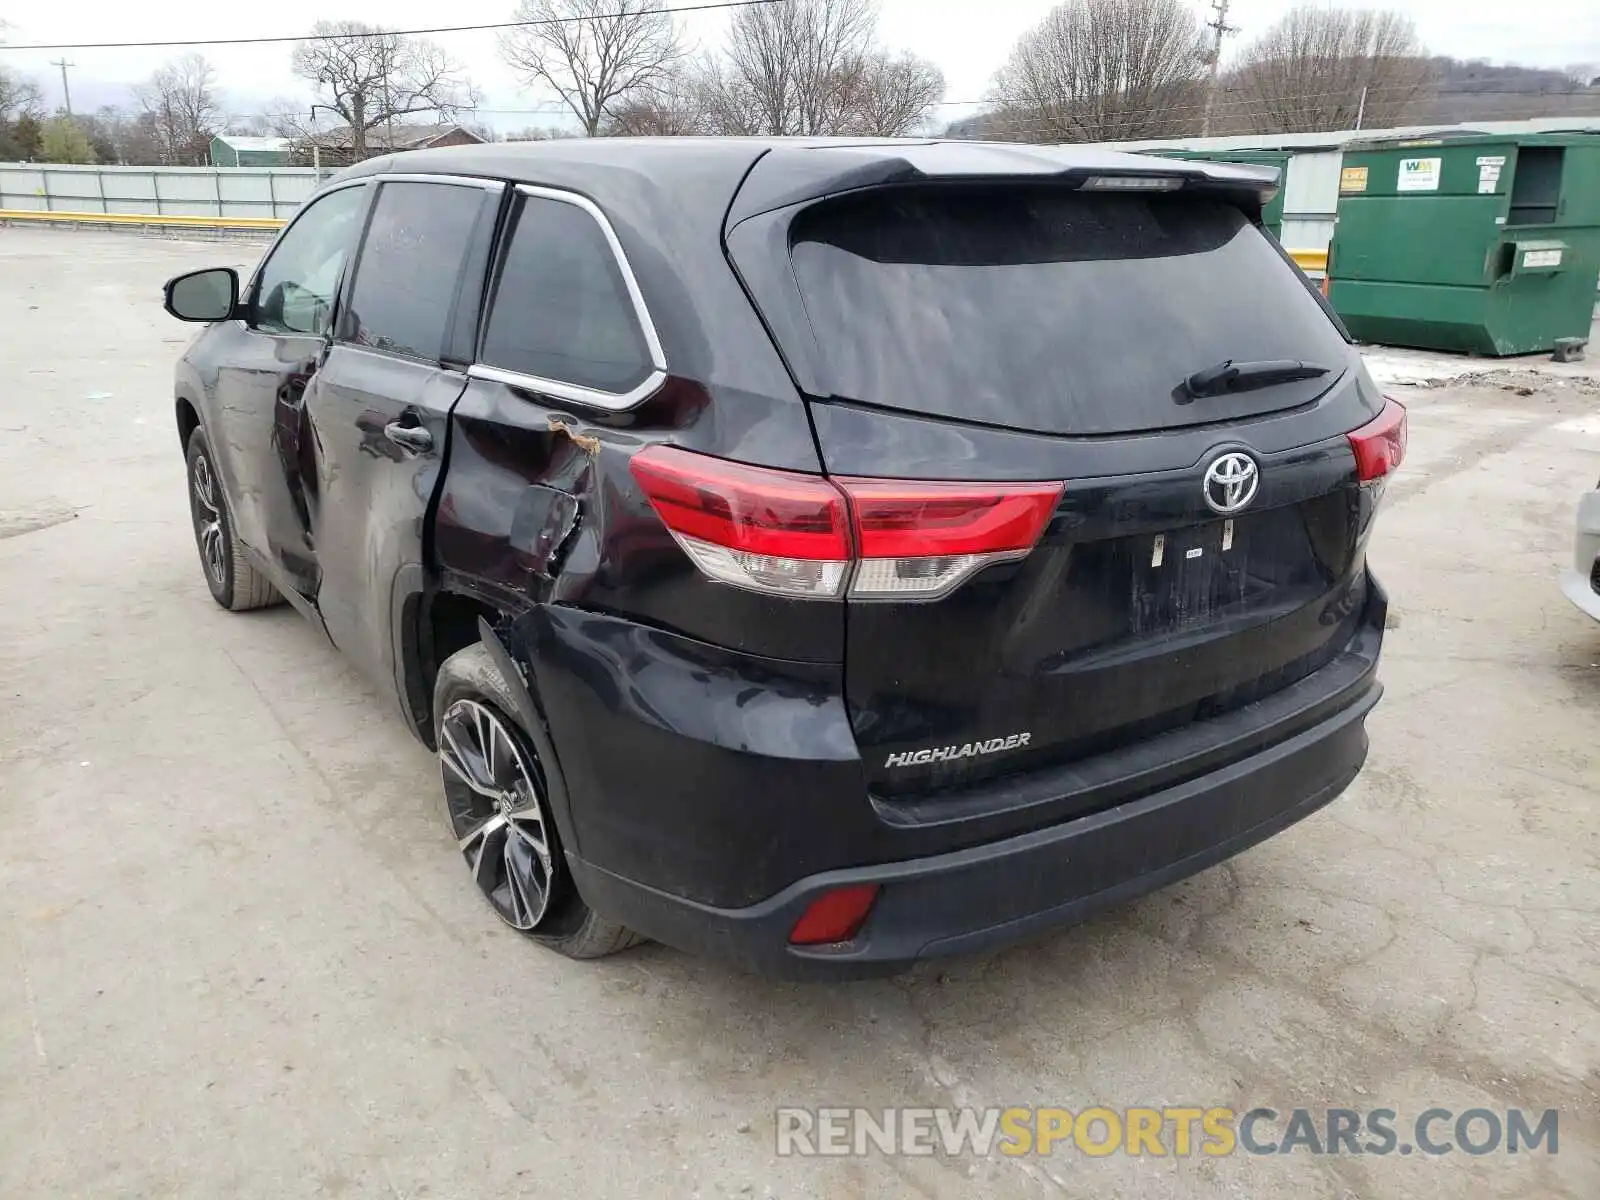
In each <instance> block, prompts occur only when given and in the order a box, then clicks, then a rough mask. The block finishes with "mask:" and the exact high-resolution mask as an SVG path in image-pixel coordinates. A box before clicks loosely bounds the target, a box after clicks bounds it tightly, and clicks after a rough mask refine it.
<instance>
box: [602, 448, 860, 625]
mask: <svg viewBox="0 0 1600 1200" xmlns="http://www.w3.org/2000/svg"><path fill="white" fill-rule="evenodd" d="M632 466H633V476H634V478H635V479H637V480H638V481H639V486H640V487H642V488H643V489H644V494H645V495H646V496H648V497H649V499H650V504H651V506H652V507H654V508H655V510H656V512H657V514H658V515H659V516H660V517H661V519H662V521H663V522H665V523H666V526H667V528H668V529H670V530H671V531H672V533H673V536H674V537H676V538H677V540H678V544H679V545H681V546H682V547H683V548H684V550H685V551H687V552H688V554H689V557H690V558H692V559H694V561H695V563H696V565H698V566H699V567H700V569H701V570H702V571H704V572H705V573H706V574H707V575H710V576H711V577H712V578H713V579H718V580H721V581H722V582H723V583H731V584H735V585H737V586H739V587H749V588H755V589H757V590H760V591H773V592H784V593H788V594H790V595H795V596H810V597H816V598H828V597H833V596H837V595H838V594H839V592H840V589H841V588H842V587H843V585H844V580H845V574H846V568H847V567H848V566H849V562H850V516H849V513H848V512H847V511H846V509H845V502H844V497H843V496H841V495H840V494H839V490H838V489H837V488H835V487H834V486H833V485H832V484H830V483H829V482H828V481H827V480H825V479H821V478H818V477H816V476H813V475H797V474H794V473H792V472H789V471H773V470H769V469H768V468H766V467H751V466H746V465H745V464H743V463H735V462H728V461H727V460H726V459H721V458H711V457H709V456H707V455H704V454H694V453H692V452H690V451H688V450H678V449H675V448H673V447H671V446H651V447H649V448H648V449H646V450H644V451H641V452H640V453H639V454H637V455H635V456H634V459H633V463H632Z"/></svg>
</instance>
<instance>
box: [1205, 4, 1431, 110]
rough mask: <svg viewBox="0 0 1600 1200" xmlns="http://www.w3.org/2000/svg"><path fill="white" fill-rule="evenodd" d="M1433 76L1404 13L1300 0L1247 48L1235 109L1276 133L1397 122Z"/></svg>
mask: <svg viewBox="0 0 1600 1200" xmlns="http://www.w3.org/2000/svg"><path fill="white" fill-rule="evenodd" d="M1432 77H1433V72H1432V67H1431V66H1430V64H1429V62H1428V60H1427V59H1426V57H1425V55H1424V51H1423V48H1422V43H1421V42H1420V41H1419V40H1418V38H1417V31H1416V27H1415V26H1414V25H1413V24H1412V23H1411V21H1410V19H1409V18H1407V17H1405V16H1402V15H1401V14H1400V13H1398V12H1391V11H1379V10H1374V9H1350V8H1319V7H1314V6H1311V5H1302V6H1300V7H1297V8H1292V9H1290V10H1289V11H1288V12H1287V13H1285V14H1284V15H1283V16H1282V17H1281V18H1279V20H1278V21H1277V22H1276V23H1275V24H1273V25H1272V26H1271V27H1270V28H1268V29H1267V30H1266V32H1265V33H1263V34H1262V35H1261V36H1260V37H1259V38H1257V39H1256V40H1255V41H1254V42H1252V43H1251V44H1250V45H1248V46H1246V47H1245V49H1244V51H1243V53H1242V54H1241V56H1240V64H1239V67H1238V69H1237V71H1235V72H1234V74H1233V77H1232V79H1230V81H1229V83H1230V90H1231V92H1232V93H1233V95H1234V97H1235V104H1234V112H1233V113H1232V114H1229V115H1231V116H1232V117H1233V120H1232V121H1231V124H1233V125H1235V126H1237V125H1239V124H1241V123H1242V124H1244V126H1245V127H1246V128H1249V129H1251V130H1257V131H1263V132H1271V133H1310V132H1315V131H1319V130H1332V129H1350V128H1353V127H1354V126H1355V125H1356V121H1357V115H1358V114H1359V115H1360V118H1361V124H1362V125H1364V126H1366V127H1368V128H1371V127H1375V126H1386V125H1399V124H1403V123H1404V121H1405V119H1406V117H1407V116H1408V115H1409V114H1410V112H1411V110H1412V109H1413V108H1414V107H1415V106H1416V105H1417V103H1418V102H1419V101H1421V100H1423V99H1425V98H1426V97H1427V95H1428V93H1429V91H1430V87H1431V83H1432ZM1225 119H1226V118H1225Z"/></svg>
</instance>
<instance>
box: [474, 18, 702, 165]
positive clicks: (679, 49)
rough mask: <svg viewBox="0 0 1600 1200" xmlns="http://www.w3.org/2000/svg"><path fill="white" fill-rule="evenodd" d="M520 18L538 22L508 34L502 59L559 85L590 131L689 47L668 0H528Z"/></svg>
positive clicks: (534, 83) (537, 80)
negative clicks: (684, 43)
mask: <svg viewBox="0 0 1600 1200" xmlns="http://www.w3.org/2000/svg"><path fill="white" fill-rule="evenodd" d="M517 20H519V21H526V22H530V24H526V25H521V26H519V27H517V28H515V29H510V30H507V31H505V32H504V33H502V34H501V36H500V54H501V57H503V58H504V59H505V60H506V62H507V63H508V64H509V65H510V67H511V69H512V70H514V71H515V72H517V74H518V75H520V76H521V77H522V79H523V81H524V82H526V83H527V84H528V85H529V86H531V87H539V86H546V87H549V88H551V89H553V90H554V91H555V93H556V94H557V95H558V96H560V97H561V99H562V100H563V101H565V102H566V105H567V107H568V108H570V109H571V110H572V111H573V113H574V114H575V115H576V116H577V118H578V120H579V121H580V122H582V124H583V129H584V132H585V133H587V134H588V135H589V136H590V137H594V136H595V135H596V134H598V133H599V132H600V128H601V126H602V124H604V123H605V122H606V119H607V118H608V117H612V116H614V115H615V114H616V112H617V111H618V110H619V108H621V107H622V106H623V105H625V104H630V103H637V102H638V101H639V100H640V99H641V98H644V97H646V96H648V94H649V93H650V91H651V89H652V87H653V86H654V85H656V84H658V83H660V82H661V81H662V79H663V77H664V76H665V75H666V73H667V71H668V69H669V68H670V67H671V66H672V64H673V63H674V62H676V61H677V60H678V59H680V58H682V57H683V53H684V48H683V43H682V41H681V39H680V38H679V35H678V30H677V27H676V26H675V25H674V24H673V21H672V16H671V14H670V13H668V12H667V11H665V8H664V6H663V4H662V2H661V0H520V2H519V3H518V5H517Z"/></svg>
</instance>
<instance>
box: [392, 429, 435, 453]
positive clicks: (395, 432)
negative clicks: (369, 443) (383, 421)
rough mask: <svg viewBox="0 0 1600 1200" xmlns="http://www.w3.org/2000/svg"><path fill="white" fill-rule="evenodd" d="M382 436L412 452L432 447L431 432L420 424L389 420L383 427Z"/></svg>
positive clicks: (420, 451) (419, 451)
mask: <svg viewBox="0 0 1600 1200" xmlns="http://www.w3.org/2000/svg"><path fill="white" fill-rule="evenodd" d="M383 436H384V437H386V438H388V439H389V440H390V441H391V442H393V443H394V444H395V445H396V446H399V447H400V448H401V449H403V450H409V451H411V453H413V454H421V453H422V452H423V451H424V450H432V449H433V434H431V433H429V432H428V431H427V430H426V429H424V428H423V427H422V426H421V425H402V424H401V423H400V422H399V421H390V422H389V423H388V424H387V425H385V426H384V427H383Z"/></svg>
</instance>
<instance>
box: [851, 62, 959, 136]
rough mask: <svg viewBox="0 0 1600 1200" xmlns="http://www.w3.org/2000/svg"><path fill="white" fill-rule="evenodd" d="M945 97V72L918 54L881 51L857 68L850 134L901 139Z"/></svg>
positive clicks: (852, 94) (852, 80)
mask: <svg viewBox="0 0 1600 1200" xmlns="http://www.w3.org/2000/svg"><path fill="white" fill-rule="evenodd" d="M943 95H944V72H942V71H940V70H939V68H938V67H937V66H935V65H934V64H933V63H931V62H929V61H928V60H927V59H925V58H918V57H917V56H916V55H915V54H909V53H907V54H898V55H890V54H888V53H887V52H885V51H881V50H880V51H877V52H875V53H873V54H870V55H868V56H867V57H866V58H865V59H864V60H863V61H862V62H861V63H860V65H859V67H858V68H857V70H856V72H855V74H854V77H853V78H852V79H851V81H850V87H849V92H848V102H847V103H848V109H849V117H848V118H847V123H848V125H849V132H851V133H866V134H873V135H876V136H878V137H899V136H900V135H902V134H905V133H909V132H910V131H911V130H913V129H915V128H916V127H917V126H918V125H920V124H922V122H923V121H925V120H926V119H927V115H928V112H929V110H930V109H931V108H932V107H933V106H934V104H936V103H937V102H938V100H939V97H941V96H943Z"/></svg>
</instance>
